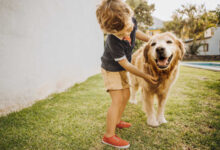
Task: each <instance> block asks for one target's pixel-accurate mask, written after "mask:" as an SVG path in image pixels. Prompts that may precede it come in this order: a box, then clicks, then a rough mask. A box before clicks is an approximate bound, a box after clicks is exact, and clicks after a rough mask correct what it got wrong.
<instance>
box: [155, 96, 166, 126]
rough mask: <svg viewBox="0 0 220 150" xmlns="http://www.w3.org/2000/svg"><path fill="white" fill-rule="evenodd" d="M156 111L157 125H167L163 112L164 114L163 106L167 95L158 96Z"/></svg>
mask: <svg viewBox="0 0 220 150" xmlns="http://www.w3.org/2000/svg"><path fill="white" fill-rule="evenodd" d="M157 97H158V109H157V121H158V122H159V124H162V123H167V121H166V119H165V116H164V112H165V104H166V99H167V94H165V93H163V94H158V95H157Z"/></svg>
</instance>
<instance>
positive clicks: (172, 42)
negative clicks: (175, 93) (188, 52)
mask: <svg viewBox="0 0 220 150" xmlns="http://www.w3.org/2000/svg"><path fill="white" fill-rule="evenodd" d="M168 41H169V42H168ZM153 42H154V44H155V43H156V45H153V44H152V43H153ZM159 46H161V47H164V49H165V51H166V52H165V53H169V54H171V55H172V57H171V58H172V59H171V61H170V63H169V65H168V67H167V68H165V69H164V68H163V69H161V68H159V67H158V66H157V63H156V61H155V59H156V57H155V56H156V52H155V49H157V48H158V47H159ZM184 53H185V48H184V45H183V43H182V42H181V41H180V40H179V39H177V38H176V37H175V36H174V35H173V34H172V33H169V32H166V33H162V34H158V35H155V36H153V37H152V38H151V39H150V41H149V42H148V43H147V44H146V45H145V46H144V47H142V48H140V49H139V50H137V51H136V52H135V53H134V54H133V55H132V64H133V65H135V66H136V67H137V68H138V69H139V70H141V71H142V72H144V73H146V74H150V75H152V76H154V77H158V78H159V81H158V84H157V85H153V84H150V83H148V82H146V81H145V80H144V79H142V78H140V77H137V76H135V75H132V74H130V82H131V85H132V87H131V100H130V102H131V103H137V101H136V100H135V93H136V92H137V90H138V88H139V87H141V95H142V98H141V99H142V101H143V106H144V111H145V112H146V114H147V116H148V119H147V123H148V124H149V125H151V126H159V125H160V124H162V123H166V122H167V121H166V119H165V117H164V109H165V103H166V99H167V95H168V93H169V90H170V87H171V86H172V84H173V83H174V82H175V80H176V78H177V76H178V70H179V61H180V60H181V59H182V58H183V56H184ZM155 98H157V100H158V110H157V116H156V115H155V113H154V105H153V104H154V99H155Z"/></svg>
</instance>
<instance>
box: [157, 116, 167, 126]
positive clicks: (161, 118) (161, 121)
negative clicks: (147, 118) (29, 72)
mask: <svg viewBox="0 0 220 150" xmlns="http://www.w3.org/2000/svg"><path fill="white" fill-rule="evenodd" d="M158 122H159V124H163V123H167V120H166V119H165V118H164V117H159V118H158Z"/></svg>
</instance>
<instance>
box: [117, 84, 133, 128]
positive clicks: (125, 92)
mask: <svg viewBox="0 0 220 150" xmlns="http://www.w3.org/2000/svg"><path fill="white" fill-rule="evenodd" d="M122 93H123V102H122V106H121V108H120V111H119V116H118V119H117V124H118V123H119V122H120V121H121V117H122V114H123V112H124V110H125V107H126V105H127V102H128V100H129V98H130V89H129V88H127V89H123V90H122Z"/></svg>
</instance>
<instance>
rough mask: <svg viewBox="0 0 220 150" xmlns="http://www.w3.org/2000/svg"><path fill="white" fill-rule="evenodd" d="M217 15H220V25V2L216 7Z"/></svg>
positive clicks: (219, 18) (219, 16)
mask: <svg viewBox="0 0 220 150" xmlns="http://www.w3.org/2000/svg"><path fill="white" fill-rule="evenodd" d="M216 15H217V17H218V25H220V4H218V5H217V7H216Z"/></svg>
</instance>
